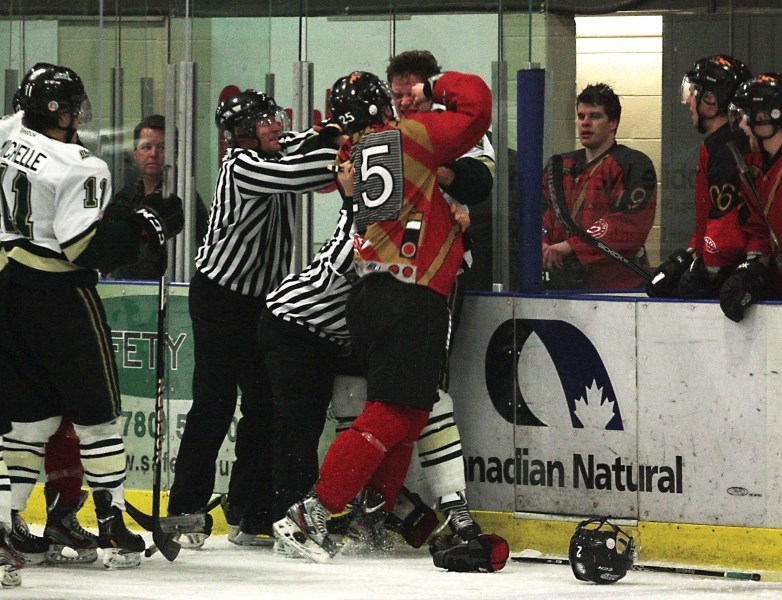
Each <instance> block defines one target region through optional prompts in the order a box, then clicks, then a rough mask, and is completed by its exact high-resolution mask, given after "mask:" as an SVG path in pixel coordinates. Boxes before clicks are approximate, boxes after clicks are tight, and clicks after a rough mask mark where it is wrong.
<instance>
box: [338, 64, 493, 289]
mask: <svg viewBox="0 0 782 600" xmlns="http://www.w3.org/2000/svg"><path fill="white" fill-rule="evenodd" d="M432 96H433V99H434V100H435V101H436V102H437V103H440V104H443V105H444V106H446V107H447V110H444V111H431V112H426V113H416V114H414V115H411V116H410V117H408V118H406V119H404V120H402V121H392V122H391V123H389V124H388V125H387V126H385V127H382V128H378V129H374V130H371V131H368V132H366V133H364V134H363V135H362V136H361V137H360V139H359V140H358V141H357V142H355V143H354V145H353V148H352V151H351V158H352V161H353V169H354V180H353V202H354V206H355V210H356V214H355V221H356V230H357V235H356V237H355V240H354V244H355V246H354V247H355V262H356V272H357V273H358V274H359V275H360V276H362V277H363V276H367V275H370V274H372V273H382V272H387V273H391V274H392V275H393V276H394V277H396V278H398V279H400V280H401V281H404V282H406V283H411V284H417V285H423V286H427V287H429V288H431V289H432V290H434V291H436V292H438V293H440V294H442V295H444V296H447V295H448V294H449V293H450V291H451V288H452V287H453V283H454V280H455V278H456V273H457V271H458V270H459V267H460V265H461V262H462V254H463V250H462V234H461V230H460V229H459V226H458V225H457V224H456V222H455V221H454V220H453V218H452V217H451V211H450V208H449V206H448V203H447V202H446V201H445V199H444V198H443V195H442V192H441V191H440V187H439V186H438V185H437V168H438V167H440V166H442V165H447V164H449V163H452V162H453V161H455V160H456V159H457V158H459V157H460V156H461V155H462V154H464V153H465V152H467V151H468V150H469V149H470V148H472V147H473V146H474V145H475V144H476V143H477V142H478V141H479V140H480V139H481V137H482V136H483V134H484V133H486V130H487V129H488V128H489V124H490V122H491V92H490V91H489V88H488V87H487V86H486V84H485V83H484V82H483V80H482V79H481V78H480V77H478V76H475V75H467V74H462V73H456V72H448V73H445V74H443V75H442V77H440V78H439V79H438V80H437V81H436V82H435V84H434V88H433V90H432Z"/></svg>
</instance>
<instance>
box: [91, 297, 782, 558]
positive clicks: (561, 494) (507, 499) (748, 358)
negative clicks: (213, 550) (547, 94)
mask: <svg viewBox="0 0 782 600" xmlns="http://www.w3.org/2000/svg"><path fill="white" fill-rule="evenodd" d="M99 287H100V292H101V296H102V298H103V300H104V304H105V306H106V313H107V316H108V319H109V324H110V325H111V327H112V331H113V343H114V350H115V355H116V360H117V364H118V367H119V371H120V383H121V387H122V394H123V407H122V410H123V412H122V415H121V417H120V428H121V431H122V434H123V438H124V441H125V445H126V450H127V455H128V458H127V461H128V462H127V473H128V479H127V487H128V488H129V489H131V490H139V492H131V494H132V497H134V498H136V500H137V502H139V503H141V504H142V506H143V505H145V503H146V504H147V505H148V503H149V499H148V498H149V494H148V493H147V492H146V490H149V489H151V484H152V474H151V464H152V461H151V458H152V451H153V432H154V391H155V364H154V360H155V352H154V350H155V344H156V343H157V340H156V337H157V336H156V333H155V332H156V331H157V321H156V319H157V287H156V286H153V285H141V284H135V285H128V284H123V283H110V284H108V283H107V284H101V285H100V286H99ZM780 333H782V306H780V305H763V306H757V307H753V308H752V309H750V311H749V314H748V316H747V317H746V318H745V319H744V321H743V322H742V323H740V324H737V323H733V322H732V321H730V320H728V319H726V318H725V317H724V316H723V315H722V313H721V311H720V309H719V306H718V305H717V304H716V303H712V302H699V303H685V302H676V301H653V300H649V299H648V298H645V297H632V296H626V297H619V296H617V297H597V296H593V297H582V298H573V297H565V296H562V297H543V298H541V297H521V296H513V295H498V294H491V295H488V294H487V295H468V296H467V297H466V298H465V304H464V311H463V314H462V319H461V324H460V326H459V329H458V332H457V335H456V339H455V343H454V350H453V356H452V361H451V393H452V395H453V397H454V403H455V410H456V416H457V421H458V423H459V426H460V430H461V434H462V443H463V448H464V455H465V464H466V474H467V480H468V495H469V500H470V505H471V508H472V509H473V510H475V511H477V514H478V515H479V517H480V521H481V523H482V524H483V525H484V527H485V528H488V529H493V530H495V531H497V532H500V533H502V534H503V535H505V536H506V537H507V538H508V539H509V541H510V542H511V545H512V548H513V549H514V550H521V549H524V548H536V549H539V550H541V551H544V552H546V553H553V554H566V552H567V541H568V539H569V537H570V534H571V533H572V531H573V529H574V527H575V523H576V522H577V521H578V520H580V518H583V517H584V516H591V515H610V516H612V517H614V518H616V519H618V520H619V522H621V523H624V524H626V525H627V526H629V527H631V528H633V529H634V530H635V531H636V532H640V536H641V537H640V541H641V546H642V549H643V550H642V554H643V558H644V559H645V560H647V561H648V560H671V561H677V562H681V561H685V562H692V563H700V564H723V565H729V566H739V565H738V563H737V561H739V560H741V561H743V562H742V564H743V565H745V566H747V567H752V568H778V566H779V565H778V563H777V558H776V553H775V552H773V549H774V548H775V547H779V546H778V544H779V542H780V541H782V502H781V501H780V500H782V498H780V485H781V484H780V475H781V474H782V460H781V459H780V455H781V454H782V435H780V433H781V432H782V428H781V427H780V425H781V424H782V386H781V385H780V381H779V379H780V373H782V349H780V344H779V340H780V339H782V338H781V336H780ZM166 347H167V350H168V352H167V363H168V364H167V378H166V392H167V398H166V423H165V428H164V430H165V440H164V457H163V488H164V489H167V488H168V486H169V485H170V483H171V481H173V472H174V470H175V468H176V453H177V450H178V445H179V439H180V438H181V433H182V431H183V429H184V424H185V421H186V415H187V411H188V409H189V407H190V389H191V378H192V367H193V348H192V333H191V330H190V319H189V316H188V313H187V287H186V286H171V288H170V295H169V327H168V333H167V339H166ZM238 415H239V413H238V412H237V415H236V416H237V418H238ZM235 431H236V418H235V419H234V423H233V424H232V425H231V428H230V430H229V433H228V436H227V438H226V441H225V443H224V445H223V447H222V449H221V452H220V456H219V458H218V464H217V466H216V489H217V491H225V490H226V489H227V482H228V476H229V474H230V465H231V461H232V460H233V441H234V439H235ZM332 436H333V432H332V431H331V430H330V431H328V432H327V433H326V434H325V435H324V439H323V443H322V445H323V446H324V447H325V445H326V444H327V443H328V442H329V441H330V439H331V437H332ZM217 513H219V511H216V513H215V516H216V527H217V530H218V531H219V530H220V529H219V528H220V526H221V525H222V515H221V514H217ZM737 548H741V552H737Z"/></svg>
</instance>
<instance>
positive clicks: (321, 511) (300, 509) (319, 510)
mask: <svg viewBox="0 0 782 600" xmlns="http://www.w3.org/2000/svg"><path fill="white" fill-rule="evenodd" d="M328 516H329V511H328V510H327V509H326V507H325V506H323V505H322V504H321V503H320V500H318V497H317V495H315V492H314V491H313V492H310V493H309V494H307V495H306V496H305V497H304V499H303V500H302V501H300V502H297V503H296V504H294V505H293V506H291V507H290V508H289V509H288V512H287V514H286V516H285V518H283V519H280V520H279V521H277V522H276V523H275V524H274V526H273V527H274V535H275V537H276V538H277V539H278V540H279V541H280V542H282V543H283V544H284V545H285V546H286V547H287V548H288V549H289V550H291V551H292V552H294V553H296V554H299V555H300V556H303V557H304V558H307V559H309V560H311V561H313V562H319V563H327V562H329V561H330V560H331V559H332V558H333V557H334V555H335V554H336V553H337V552H338V551H339V548H338V546H337V545H336V544H335V543H334V542H333V541H332V540H331V538H330V537H329V532H328V530H327V529H326V519H327V518H328Z"/></svg>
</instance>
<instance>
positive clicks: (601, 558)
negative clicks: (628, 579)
mask: <svg viewBox="0 0 782 600" xmlns="http://www.w3.org/2000/svg"><path fill="white" fill-rule="evenodd" d="M569 558H570V568H571V569H572V570H573V575H575V576H576V579H579V580H581V581H592V582H594V583H603V584H605V583H614V582H616V581H619V580H620V579H622V577H624V576H625V575H626V574H627V571H629V570H630V568H631V567H632V566H633V561H634V560H635V540H634V539H633V538H632V537H631V536H630V535H628V534H627V533H625V532H624V531H622V530H621V529H620V528H619V527H617V526H616V525H614V524H612V523H609V522H608V517H594V518H591V519H586V520H585V521H581V523H579V524H578V527H576V531H575V533H574V534H573V537H572V538H571V539H570V552H569Z"/></svg>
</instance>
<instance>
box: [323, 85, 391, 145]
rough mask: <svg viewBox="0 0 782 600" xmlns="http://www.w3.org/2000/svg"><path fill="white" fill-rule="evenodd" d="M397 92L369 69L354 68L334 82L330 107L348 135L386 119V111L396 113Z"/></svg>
mask: <svg viewBox="0 0 782 600" xmlns="http://www.w3.org/2000/svg"><path fill="white" fill-rule="evenodd" d="M392 100H393V96H392V94H391V89H390V88H389V87H388V83H386V82H385V81H383V80H382V79H380V78H379V77H378V76H377V75H374V74H372V73H368V72H366V71H353V72H352V73H350V74H349V75H345V76H344V77H340V78H339V79H337V81H335V82H334V85H332V86H331V95H330V96H329V107H330V108H331V116H332V118H335V119H337V121H338V122H339V124H340V125H341V126H342V130H343V131H345V133H347V134H348V135H352V134H354V133H358V132H359V131H361V130H363V129H365V128H366V127H368V126H370V125H373V124H376V123H382V122H383V114H385V113H386V111H391V112H390V114H391V115H394V114H395V113H394V105H393V101H392Z"/></svg>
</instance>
